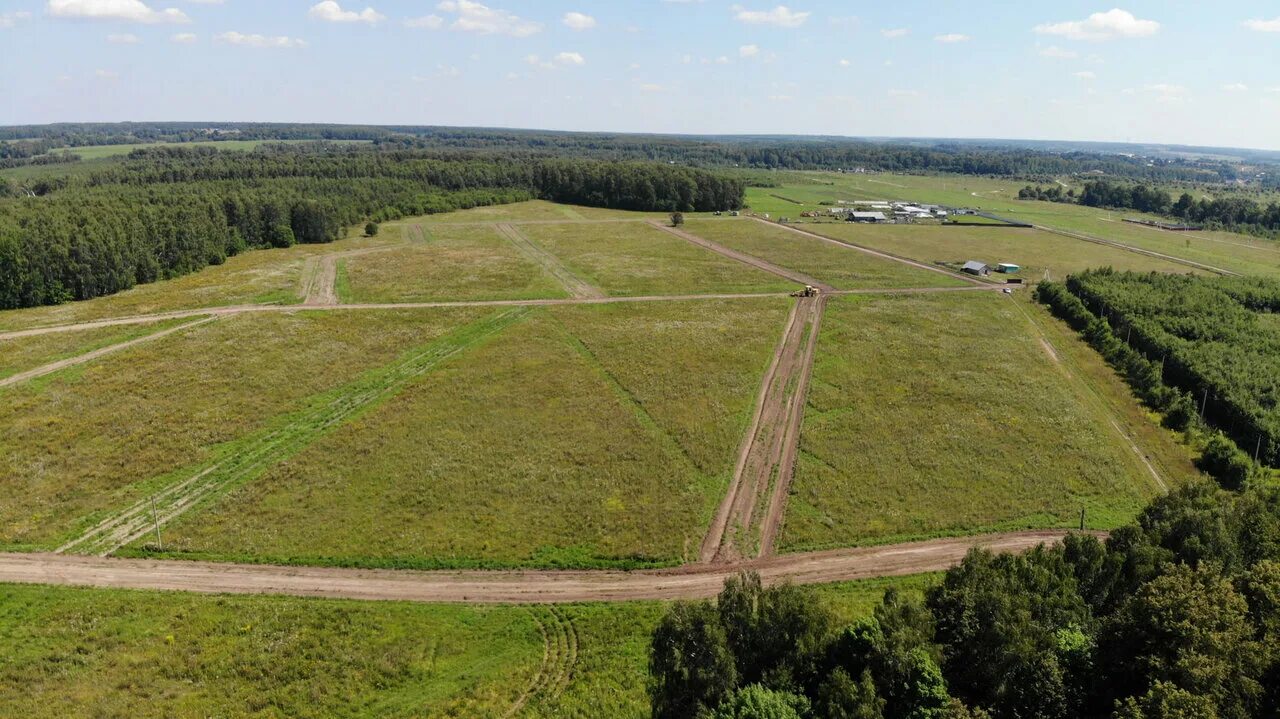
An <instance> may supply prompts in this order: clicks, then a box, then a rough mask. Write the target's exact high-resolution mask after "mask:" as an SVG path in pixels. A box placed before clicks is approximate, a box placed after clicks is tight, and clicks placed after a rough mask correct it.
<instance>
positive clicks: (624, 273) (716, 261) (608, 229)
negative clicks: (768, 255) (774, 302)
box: [521, 222, 795, 297]
mask: <svg viewBox="0 0 1280 719" xmlns="http://www.w3.org/2000/svg"><path fill="white" fill-rule="evenodd" d="M521 229H522V230H523V231H524V232H525V234H527V235H528V236H529V237H530V238H531V239H532V240H533V241H534V242H535V243H537V244H538V245H540V246H542V247H543V248H544V249H546V250H547V251H548V252H550V253H551V254H553V255H555V256H556V257H558V258H559V259H560V261H561V262H563V263H564V264H565V265H566V266H568V267H569V269H571V270H573V271H574V272H575V273H576V274H577V275H578V276H579V277H582V278H583V279H585V280H587V281H588V282H590V283H591V284H593V285H595V286H596V287H599V288H600V289H602V290H604V292H605V294H607V295H610V296H615V297H629V296H637V295H640V296H644V295H660V294H711V293H735V292H789V291H791V290H794V289H795V283H794V282H790V281H788V280H784V279H782V278H780V277H776V276H774V275H771V274H769V273H767V272H764V271H762V270H758V269H755V268H754V267H749V266H747V265H744V264H742V263H740V262H737V261H735V260H731V259H729V258H727V257H723V256H721V255H718V254H716V253H714V252H712V251H710V250H707V249H703V248H701V247H698V246H696V245H694V244H692V243H690V242H686V241H684V240H682V239H680V238H678V237H674V236H672V235H669V234H667V233H665V232H663V231H661V230H659V229H657V228H654V227H650V226H648V225H646V224H644V223H639V222H602V223H591V224H559V225H525V226H523V227H522V228H521Z"/></svg>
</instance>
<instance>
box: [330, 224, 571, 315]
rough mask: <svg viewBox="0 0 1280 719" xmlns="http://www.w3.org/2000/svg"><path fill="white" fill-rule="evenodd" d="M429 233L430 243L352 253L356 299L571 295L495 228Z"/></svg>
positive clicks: (349, 262)
mask: <svg viewBox="0 0 1280 719" xmlns="http://www.w3.org/2000/svg"><path fill="white" fill-rule="evenodd" d="M395 229H401V230H404V228H403V227H401V228H395ZM405 231H407V230H405ZM425 232H426V233H427V235H426V236H427V241H426V242H425V243H414V244H412V245H409V246H406V247H404V248H401V249H395V250H386V251H382V252H374V253H370V254H364V255H356V256H354V257H350V258H348V259H347V260H346V268H347V272H346V277H347V278H348V281H349V282H350V289H351V295H352V297H353V298H354V300H355V301H356V302H436V301H450V300H497V299H502V300H518V299H534V298H547V297H565V296H567V293H566V292H565V290H564V288H563V287H561V286H560V284H559V283H558V282H557V281H556V279H555V278H554V277H552V276H550V275H549V274H547V273H546V272H544V271H543V269H542V268H541V267H539V266H538V265H537V264H536V263H534V262H533V261H531V260H529V259H528V258H526V257H525V256H524V255H522V254H520V252H519V251H517V250H516V248H515V247H513V246H512V244H511V243H510V242H508V241H507V240H506V239H504V238H503V237H502V236H501V235H499V234H498V232H497V230H495V229H493V228H492V227H486V226H483V225H481V226H470V227H446V226H442V227H430V226H427V227H426V228H425Z"/></svg>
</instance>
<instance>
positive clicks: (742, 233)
mask: <svg viewBox="0 0 1280 719" xmlns="http://www.w3.org/2000/svg"><path fill="white" fill-rule="evenodd" d="M685 229H686V230H687V231H689V232H691V233H693V234H695V235H697V236H699V237H702V238H705V239H708V240H711V241H712V242H718V243H720V244H722V245H724V246H726V247H729V248H731V249H734V250H738V251H739V252H745V253H747V254H749V255H753V256H755V257H759V258H760V259H763V260H768V261H769V262H772V263H774V264H777V265H781V266H782V267H786V268H788V269H792V270H797V271H799V272H802V273H804V274H807V275H811V276H813V277H816V278H818V279H819V280H822V281H823V282H826V283H828V284H830V285H832V286H833V287H835V288H836V289H841V290H855V289H885V288H897V287H960V286H963V285H965V284H966V283H965V282H963V281H961V280H957V279H955V278H952V277H947V276H946V275H942V274H939V273H937V272H926V271H923V270H919V269H916V268H913V267H910V266H908V265H904V264H902V263H899V262H894V261H893V260H886V259H883V258H880V257H875V256H872V255H868V254H866V253H864V252H860V251H858V250H856V249H844V248H841V247H836V246H835V245H832V244H829V243H826V242H823V241H821V240H816V239H812V238H808V237H805V236H803V235H799V234H796V233H794V232H789V231H787V230H785V229H782V228H778V227H770V226H769V225H766V224H763V223H760V222H755V221H754V220H750V219H737V220H688V221H686V222H685Z"/></svg>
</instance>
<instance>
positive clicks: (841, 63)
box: [840, 58, 853, 67]
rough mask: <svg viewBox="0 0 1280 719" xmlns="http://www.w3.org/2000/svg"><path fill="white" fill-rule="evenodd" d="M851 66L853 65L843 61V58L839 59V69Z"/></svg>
mask: <svg viewBox="0 0 1280 719" xmlns="http://www.w3.org/2000/svg"><path fill="white" fill-rule="evenodd" d="M852 64H853V63H851V62H849V61H848V60H845V59H843V58H841V60H840V67H849V66H850V65H852Z"/></svg>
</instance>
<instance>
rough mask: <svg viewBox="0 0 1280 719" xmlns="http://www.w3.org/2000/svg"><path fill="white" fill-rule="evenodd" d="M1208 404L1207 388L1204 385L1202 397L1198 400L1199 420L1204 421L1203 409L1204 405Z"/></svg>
mask: <svg viewBox="0 0 1280 719" xmlns="http://www.w3.org/2000/svg"><path fill="white" fill-rule="evenodd" d="M1208 406H1209V388H1208V387H1206V388H1205V390H1204V399H1202V400H1200V421H1201V422H1203V421H1204V410H1205V407H1208Z"/></svg>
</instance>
